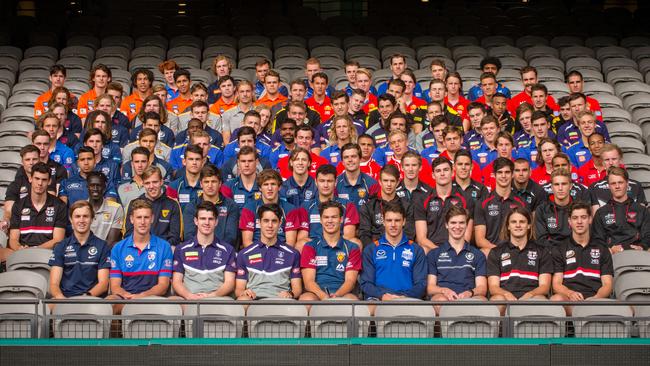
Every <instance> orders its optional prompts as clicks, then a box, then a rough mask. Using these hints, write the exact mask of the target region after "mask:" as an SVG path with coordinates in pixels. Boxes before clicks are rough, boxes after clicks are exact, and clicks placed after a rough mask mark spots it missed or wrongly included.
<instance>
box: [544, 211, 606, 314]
mask: <svg viewBox="0 0 650 366" xmlns="http://www.w3.org/2000/svg"><path fill="white" fill-rule="evenodd" d="M568 223H569V227H570V230H571V236H570V237H569V238H568V239H566V240H565V241H564V242H563V243H560V244H558V245H556V246H555V247H553V250H552V255H553V264H554V265H553V267H554V268H553V292H554V295H553V296H551V300H553V301H582V300H589V299H607V298H609V296H610V295H611V293H612V287H613V275H614V267H613V265H612V256H611V254H610V253H609V250H608V249H607V247H605V246H603V245H601V244H598V243H596V242H595V241H594V240H593V239H592V238H591V235H590V233H589V227H590V226H591V207H589V204H587V203H584V202H576V203H574V204H572V205H571V208H570V209H569V220H568ZM565 309H566V312H567V315H569V316H570V315H571V313H572V310H573V307H572V306H565Z"/></svg>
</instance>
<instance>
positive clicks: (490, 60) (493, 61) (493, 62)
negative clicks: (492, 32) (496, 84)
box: [481, 57, 501, 71]
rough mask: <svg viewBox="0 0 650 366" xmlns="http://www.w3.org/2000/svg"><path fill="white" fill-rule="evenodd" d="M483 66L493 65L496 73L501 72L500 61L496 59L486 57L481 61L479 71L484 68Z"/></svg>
mask: <svg viewBox="0 0 650 366" xmlns="http://www.w3.org/2000/svg"><path fill="white" fill-rule="evenodd" d="M485 65H494V66H496V67H497V71H498V70H501V61H500V60H499V59H498V58H496V57H486V58H484V59H482V60H481V70H483V68H484V67H485Z"/></svg>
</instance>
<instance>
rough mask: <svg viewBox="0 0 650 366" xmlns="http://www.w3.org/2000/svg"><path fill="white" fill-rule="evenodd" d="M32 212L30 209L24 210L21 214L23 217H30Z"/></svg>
mask: <svg viewBox="0 0 650 366" xmlns="http://www.w3.org/2000/svg"><path fill="white" fill-rule="evenodd" d="M30 212H31V210H30V209H29V208H23V210H22V211H21V212H20V213H21V215H29V213H30Z"/></svg>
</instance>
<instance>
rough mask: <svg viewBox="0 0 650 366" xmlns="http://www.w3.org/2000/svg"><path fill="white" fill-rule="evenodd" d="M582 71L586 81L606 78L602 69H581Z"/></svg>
mask: <svg viewBox="0 0 650 366" xmlns="http://www.w3.org/2000/svg"><path fill="white" fill-rule="evenodd" d="M580 73H581V74H582V79H583V80H584V81H585V83H588V82H592V81H601V82H602V81H604V80H605V78H603V74H602V73H601V72H600V71H596V70H588V69H584V70H580Z"/></svg>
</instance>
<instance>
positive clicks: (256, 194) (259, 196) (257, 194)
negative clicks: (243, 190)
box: [255, 192, 262, 200]
mask: <svg viewBox="0 0 650 366" xmlns="http://www.w3.org/2000/svg"><path fill="white" fill-rule="evenodd" d="M260 198H262V193H261V192H255V199H256V200H258V199H260Z"/></svg>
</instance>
